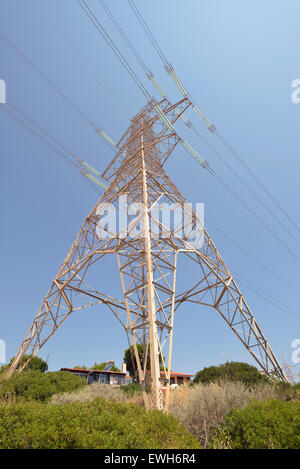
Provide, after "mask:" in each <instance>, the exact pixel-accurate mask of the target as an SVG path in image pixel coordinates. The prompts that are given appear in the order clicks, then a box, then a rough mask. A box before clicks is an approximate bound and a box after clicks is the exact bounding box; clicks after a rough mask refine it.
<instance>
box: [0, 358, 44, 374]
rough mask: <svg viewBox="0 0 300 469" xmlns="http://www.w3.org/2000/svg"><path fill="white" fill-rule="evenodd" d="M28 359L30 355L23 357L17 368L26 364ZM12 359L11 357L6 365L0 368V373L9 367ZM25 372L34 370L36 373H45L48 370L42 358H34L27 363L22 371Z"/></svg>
mask: <svg viewBox="0 0 300 469" xmlns="http://www.w3.org/2000/svg"><path fill="white" fill-rule="evenodd" d="M29 357H30V355H24V357H23V358H22V360H21V361H20V363H19V365H18V368H20V367H21V366H22V365H23V364H24V362H26V361H27V360H28V359H29ZM14 358H15V357H12V358H11V359H10V361H9V363H8V364H7V365H3V366H2V367H1V372H3V371H5V370H6V369H8V368H9V367H10V365H11V364H12V362H13V360H14ZM18 368H17V369H18ZM26 370H36V371H40V372H42V373H45V372H46V371H47V370H48V363H47V362H45V361H44V360H43V359H42V358H40V357H37V356H35V357H33V358H32V359H31V360H30V362H29V363H28V365H27V366H26V368H25V370H24V371H26Z"/></svg>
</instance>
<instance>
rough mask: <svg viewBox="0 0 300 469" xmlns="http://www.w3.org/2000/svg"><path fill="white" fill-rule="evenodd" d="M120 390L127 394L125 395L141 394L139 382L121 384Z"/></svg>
mask: <svg viewBox="0 0 300 469" xmlns="http://www.w3.org/2000/svg"><path fill="white" fill-rule="evenodd" d="M121 390H122V391H123V392H124V393H125V394H126V395H127V396H133V395H134V394H141V392H142V388H141V386H140V385H139V384H135V383H129V384H126V385H123V386H121Z"/></svg>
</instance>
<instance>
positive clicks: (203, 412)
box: [169, 381, 277, 447]
mask: <svg viewBox="0 0 300 469" xmlns="http://www.w3.org/2000/svg"><path fill="white" fill-rule="evenodd" d="M271 397H277V392H276V388H275V387H274V386H271V385H270V384H260V385H257V386H254V387H253V388H249V387H247V386H246V385H245V384H243V383H233V382H228V381H227V382H224V383H210V384H206V385H203V384H196V385H195V386H192V387H190V386H182V387H181V388H179V389H176V390H174V391H171V393H170V405H169V409H170V412H171V413H172V414H173V415H174V416H175V417H177V418H178V419H179V420H180V421H181V423H182V424H183V425H184V427H185V428H186V429H187V430H188V431H190V432H191V433H193V434H194V435H196V436H198V438H199V440H200V443H201V444H202V445H203V446H204V447H207V445H208V442H209V436H210V433H211V429H212V428H213V427H216V426H218V425H220V424H221V423H222V422H223V419H224V418H225V416H226V415H227V414H228V413H229V412H230V411H231V410H232V409H234V408H236V407H239V408H242V407H245V406H247V405H248V404H249V402H250V401H251V400H254V399H256V400H265V399H268V398H271Z"/></svg>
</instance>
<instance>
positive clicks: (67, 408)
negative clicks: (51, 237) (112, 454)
mask: <svg viewBox="0 0 300 469" xmlns="http://www.w3.org/2000/svg"><path fill="white" fill-rule="evenodd" d="M126 352H127V355H128V353H129V355H130V349H127V351H125V355H126ZM139 353H142V347H141V346H140V347H139ZM35 358H36V359H33V360H32V362H30V364H31V365H30V366H29V367H28V368H27V371H26V372H24V373H21V374H14V375H13V376H12V378H10V379H9V380H4V379H2V380H1V381H0V448H108V449H118V448H120V449H125V448H129V449H136V448H156V449H160V448H172V449H176V448H182V449H188V448H193V449H196V448H199V447H200V445H201V447H204V448H233V449H234V448H238V449H244V448H245V449H248V448H298V449H299V448H300V384H299V383H298V384H296V385H294V386H291V385H288V384H284V383H275V384H274V383H271V381H270V380H269V379H267V378H266V377H264V376H262V375H261V374H260V373H258V371H257V370H256V368H254V367H252V366H250V365H248V364H245V363H237V362H232V363H225V364H224V365H220V366H218V367H209V368H205V369H204V370H202V371H200V372H198V373H197V375H196V379H195V381H194V383H193V385H192V386H191V385H184V386H182V387H180V388H178V389H176V390H173V391H171V393H170V403H169V410H170V414H169V415H165V414H163V413H161V412H158V411H148V412H146V410H145V408H144V402H143V396H142V392H141V387H140V386H139V385H137V384H134V383H131V384H129V385H126V386H120V387H113V386H110V385H107V384H99V383H94V384H92V385H86V380H85V379H83V378H80V377H79V376H75V375H73V374H71V373H68V372H61V371H59V372H46V370H47V363H46V362H44V361H43V360H41V359H40V358H38V357H35ZM130 358H131V357H130ZM131 364H132V362H131ZM104 365H105V363H102V364H101V363H100V364H97V363H95V365H94V367H93V368H95V369H103V367H104ZM128 365H129V368H130V361H128V362H127V366H128ZM6 368H7V366H6V367H2V370H1V371H2V373H3V372H4V371H5V369H6ZM132 370H133V368H132ZM238 379H240V381H238ZM196 381H198V383H197V382H196ZM83 429H84V430H83Z"/></svg>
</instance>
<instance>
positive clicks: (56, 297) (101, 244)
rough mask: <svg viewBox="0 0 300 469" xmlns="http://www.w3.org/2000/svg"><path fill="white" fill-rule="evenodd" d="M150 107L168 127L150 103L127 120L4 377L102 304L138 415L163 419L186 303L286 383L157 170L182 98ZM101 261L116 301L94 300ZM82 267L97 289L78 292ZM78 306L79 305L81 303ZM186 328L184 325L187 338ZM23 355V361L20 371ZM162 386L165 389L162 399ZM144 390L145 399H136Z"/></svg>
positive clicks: (200, 232) (200, 229)
mask: <svg viewBox="0 0 300 469" xmlns="http://www.w3.org/2000/svg"><path fill="white" fill-rule="evenodd" d="M159 106H160V109H161V110H162V111H163V113H164V116H165V117H166V118H167V119H168V120H167V121H166V123H163V122H162V119H160V118H159V115H158V113H157V104H156V103H155V102H154V101H150V102H149V103H148V104H147V105H146V106H145V107H144V108H143V109H142V110H141V111H140V112H139V113H138V114H137V115H136V116H135V117H134V118H133V119H132V121H131V125H130V126H129V128H128V130H127V131H126V132H125V134H124V135H123V137H122V138H121V140H120V142H119V143H118V145H117V146H118V149H119V151H118V153H117V155H116V156H115V158H114V159H113V160H112V162H111V163H110V165H109V166H108V168H107V169H106V170H105V171H104V173H103V175H102V176H103V178H104V179H105V180H106V181H107V183H108V188H107V190H106V191H105V193H104V194H103V196H102V197H101V198H100V199H99V201H98V202H97V203H96V205H95V207H94V208H93V209H92V211H91V212H90V214H89V215H88V217H87V218H86V220H85V221H84V223H83V225H82V227H81V229H80V231H79V233H78V235H77V237H76V239H75V241H74V243H73V245H72V246H71V248H70V250H69V252H68V254H67V256H66V258H65V260H64V262H63V264H62V266H61V267H60V269H59V271H58V274H57V275H56V277H55V279H54V281H53V283H52V285H51V287H50V290H49V291H48V293H47V295H46V297H45V299H44V301H43V303H42V305H41V307H40V309H39V311H38V313H37V315H36V316H35V318H34V320H33V323H32V325H31V327H30V329H29V331H28V333H27V335H26V337H25V339H24V341H23V343H22V345H21V347H20V349H19V351H18V353H17V355H16V357H15V359H14V361H13V363H12V364H11V366H10V368H9V370H8V376H10V375H11V374H12V373H13V372H14V371H15V370H16V369H17V368H18V371H19V372H20V371H22V369H24V367H25V366H26V365H27V363H28V361H29V360H30V358H32V357H33V356H34V355H36V354H37V353H38V351H39V350H40V349H41V347H42V346H43V345H44V344H45V343H46V342H47V340H48V339H49V338H50V337H51V336H52V335H53V334H54V333H55V331H56V330H57V329H58V328H59V327H60V325H61V324H62V323H63V322H64V321H65V319H67V317H68V316H69V315H70V314H71V313H72V312H73V311H76V310H78V309H82V308H85V307H87V306H91V305H93V304H96V303H104V304H105V305H106V306H107V307H108V308H109V309H110V310H111V312H112V313H113V314H114V315H115V316H116V318H117V319H118V320H119V321H120V323H121V324H122V325H123V327H124V329H125V331H126V333H127V336H128V338H129V342H130V343H132V345H133V347H132V349H133V351H134V358H135V362H136V365H137V374H138V379H139V382H140V384H141V386H142V388H143V391H144V399H145V404H146V406H147V407H148V408H156V409H163V408H164V409H165V410H167V409H168V400H169V389H170V373H171V361H172V345H173V330H174V315H175V312H176V311H177V308H178V307H179V306H180V305H181V304H182V303H184V302H192V303H196V304H199V305H206V306H211V307H213V308H214V309H215V310H217V312H218V313H219V314H220V315H221V317H222V318H223V319H224V321H225V322H226V323H227V325H228V326H229V327H230V328H231V329H232V331H233V332H234V333H235V335H236V336H237V337H238V338H239V339H240V341H241V342H242V344H243V345H244V346H245V347H246V349H247V350H248V351H249V353H250V354H251V355H252V357H253V358H254V359H255V360H256V362H257V363H258V364H259V366H260V368H261V369H262V370H263V371H264V372H265V373H266V374H267V375H269V376H270V377H271V378H274V376H275V377H276V378H277V379H279V380H280V381H287V378H286V376H285V374H284V371H283V369H282V368H281V366H280V364H279V362H278V360H277V359H276V357H275V355H274V353H273V352H272V350H271V348H270V346H269V344H268V342H267V340H266V338H265V337H264V335H263V333H262V331H261V329H260V327H259V325H258V324H257V322H256V320H255V318H254V316H253V314H252V313H251V311H250V309H249V307H248V305H247V303H246V301H245V299H244V297H243V295H242V294H241V292H240V290H239V289H238V287H237V284H236V283H235V281H234V278H233V276H232V275H231V273H230V271H229V270H228V268H227V266H226V265H225V263H224V261H223V260H222V258H221V256H220V254H219V252H218V251H217V249H216V247H215V245H214V243H213V242H212V240H211V238H210V236H209V235H208V233H207V231H206V229H205V228H204V226H203V222H202V220H201V219H200V217H199V216H198V214H197V213H196V212H195V211H194V210H192V208H191V206H190V205H189V204H188V203H187V202H186V200H185V199H184V197H183V196H182V195H181V193H180V192H179V190H178V189H177V187H176V186H175V185H174V184H173V182H172V181H171V180H170V178H169V177H168V175H167V174H166V172H165V170H164V164H165V162H166V160H167V159H168V157H169V156H170V154H171V153H172V151H173V150H174V148H175V147H176V145H177V144H178V143H179V142H180V138H179V137H178V135H177V134H176V132H175V130H174V128H173V124H174V123H175V121H176V120H177V119H178V118H179V117H181V115H182V114H183V112H184V111H185V110H186V109H187V108H188V107H189V106H190V101H189V100H188V99H187V98H184V99H182V100H181V101H179V102H178V103H176V104H174V105H172V104H171V103H170V102H169V101H168V100H167V99H166V98H165V99H163V100H162V101H161V102H160V103H159ZM170 123H171V125H170ZM170 205H171V206H172V209H173V210H174V221H173V224H172V226H171V225H170V223H167V222H166V221H165V218H164V217H162V216H161V214H160V210H161V208H162V207H164V208H166V207H170ZM116 206H118V208H119V212H118V215H117V218H118V222H119V228H118V230H116V229H113V228H112V226H111V223H109V220H108V218H109V217H108V218H107V214H113V215H115V213H116V212H115V211H114V210H115V207H116ZM128 212H130V213H131V214H132V213H134V212H136V213H138V215H137V216H136V217H135V218H134V219H133V220H131V221H130V222H128V219H127V218H126V222H125V224H124V223H123V225H122V223H120V222H121V220H122V219H123V221H124V214H125V215H126V216H127V215H128ZM175 212H176V213H175ZM182 213H184V218H185V223H184V226H183V227H182ZM104 214H106V215H104ZM180 217H181V218H180ZM112 225H113V223H112ZM120 226H121V227H120ZM195 240H196V241H197V242H195ZM200 241H201V242H200ZM106 256H112V257H114V258H116V262H117V265H118V270H119V274H120V281H121V286H122V290H123V295H122V298H115V297H114V296H112V295H108V294H107V293H103V292H101V291H100V290H101V275H102V276H103V277H104V276H105V272H104V270H101V263H102V260H103V258H104V257H106ZM182 258H184V259H185V262H186V265H187V263H188V262H189V263H191V264H192V265H193V266H196V267H197V273H196V274H195V277H194V278H193V276H192V275H190V277H189V278H188V279H185V281H186V282H187V281H188V286H185V287H184V288H183V290H182V291H180V290H179V289H178V288H179V287H177V285H176V282H177V277H178V275H177V273H178V272H179V271H180V270H179V269H180V266H179V267H178V260H179V259H182ZM102 265H103V264H102ZM92 268H97V269H98V270H97V272H98V276H97V278H98V279H99V289H94V288H92V287H90V286H89V284H88V283H87V281H88V274H89V272H90V270H91V269H92ZM185 268H186V267H185ZM193 272H195V269H194V271H193ZM103 277H102V278H103ZM116 281H117V279H116ZM84 298H85V299H88V300H87V301H89V302H87V303H86V302H84V301H83V299H84ZM189 327H191V324H190V323H189V321H188V320H187V324H186V328H187V333H188V328H189ZM138 344H141V345H142V346H143V351H144V352H143V357H141V356H140V355H139V350H138ZM164 353H166V354H167V358H165V356H164ZM25 354H26V355H29V359H28V361H25V362H24V363H23V364H22V366H21V365H20V362H21V360H22V358H23V357H24V355H25ZM161 367H162V368H163V373H161ZM162 381H164V382H167V390H166V396H165V398H163V396H162V392H161V384H162ZM149 382H150V383H151V387H152V396H151V399H148V396H147V394H146V392H145V387H146V384H147V383H149Z"/></svg>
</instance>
